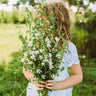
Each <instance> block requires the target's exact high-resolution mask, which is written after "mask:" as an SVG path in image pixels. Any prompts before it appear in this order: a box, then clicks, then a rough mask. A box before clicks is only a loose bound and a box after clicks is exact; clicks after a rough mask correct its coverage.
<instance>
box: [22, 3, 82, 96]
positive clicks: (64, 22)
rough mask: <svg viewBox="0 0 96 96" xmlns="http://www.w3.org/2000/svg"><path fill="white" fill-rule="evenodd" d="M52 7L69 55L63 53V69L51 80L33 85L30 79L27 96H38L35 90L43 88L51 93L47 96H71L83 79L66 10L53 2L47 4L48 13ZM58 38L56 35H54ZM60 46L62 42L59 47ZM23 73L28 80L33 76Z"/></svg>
mask: <svg viewBox="0 0 96 96" xmlns="http://www.w3.org/2000/svg"><path fill="white" fill-rule="evenodd" d="M51 6H52V7H53V11H54V12H55V17H56V20H57V21H58V22H59V25H60V29H59V31H63V32H64V33H65V35H67V36H68V38H66V36H65V37H63V38H65V39H66V40H67V42H68V46H67V48H68V49H69V50H70V52H71V53H69V52H67V53H65V64H64V67H65V69H64V70H63V71H62V72H60V73H59V76H55V78H54V79H53V80H48V81H46V82H42V84H39V83H35V82H34V81H33V80H32V79H31V83H29V84H28V87H27V96H39V95H38V93H37V90H43V88H44V87H46V88H47V89H51V90H52V92H50V91H49V92H48V96H72V90H73V86H75V85H77V84H78V83H80V82H81V81H82V79H83V74H82V69H81V66H80V61H79V58H78V52H77V48H76V46H75V44H74V43H72V42H71V41H70V40H71V35H70V20H69V14H68V10H67V8H66V7H65V6H64V5H63V4H62V3H60V2H53V3H49V4H48V8H47V9H49V10H48V11H49V13H50V12H51V10H50V7H51ZM57 26H58V25H57ZM55 35H57V36H58V33H55ZM61 45H62V42H61V43H60V44H59V46H61ZM68 67H70V68H71V72H72V75H71V76H69V74H68V71H67V68H68ZM23 73H24V75H25V77H26V78H27V79H28V80H29V79H30V78H31V77H32V76H33V74H32V73H31V72H29V71H25V69H24V68H23ZM43 83H44V84H43Z"/></svg>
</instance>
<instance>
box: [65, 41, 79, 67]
mask: <svg viewBox="0 0 96 96" xmlns="http://www.w3.org/2000/svg"><path fill="white" fill-rule="evenodd" d="M68 50H69V51H68V52H67V54H66V55H65V66H66V67H71V66H72V65H73V64H80V60H79V57H78V52H77V48H76V46H75V44H74V43H72V42H68Z"/></svg>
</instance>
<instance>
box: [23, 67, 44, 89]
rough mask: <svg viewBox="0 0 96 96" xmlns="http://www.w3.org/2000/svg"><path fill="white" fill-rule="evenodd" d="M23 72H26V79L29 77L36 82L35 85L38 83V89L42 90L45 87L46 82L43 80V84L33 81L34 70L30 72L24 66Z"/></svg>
mask: <svg viewBox="0 0 96 96" xmlns="http://www.w3.org/2000/svg"><path fill="white" fill-rule="evenodd" d="M23 74H24V76H25V77H26V79H28V80H31V82H32V83H33V84H34V85H36V86H37V88H38V90H42V89H43V88H44V87H45V85H44V84H45V82H43V81H41V82H40V83H42V84H43V85H42V84H39V83H36V82H34V81H33V79H32V78H33V73H32V72H29V71H28V70H25V68H24V67H23Z"/></svg>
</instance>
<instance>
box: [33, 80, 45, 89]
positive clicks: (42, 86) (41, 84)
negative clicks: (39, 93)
mask: <svg viewBox="0 0 96 96" xmlns="http://www.w3.org/2000/svg"><path fill="white" fill-rule="evenodd" d="M35 85H36V87H37V88H38V90H43V89H44V87H46V82H43V81H41V82H40V83H35Z"/></svg>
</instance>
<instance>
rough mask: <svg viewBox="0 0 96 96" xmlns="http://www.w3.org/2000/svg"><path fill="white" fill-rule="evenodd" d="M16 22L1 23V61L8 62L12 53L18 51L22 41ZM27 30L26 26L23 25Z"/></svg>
mask: <svg viewBox="0 0 96 96" xmlns="http://www.w3.org/2000/svg"><path fill="white" fill-rule="evenodd" d="M16 26H17V25H16V24H0V61H1V62H3V61H5V62H6V63H8V61H10V59H11V57H10V55H11V53H12V52H14V51H18V50H19V48H20V47H21V42H20V41H19V38H18V30H19V29H18V28H16ZM22 27H23V29H22V30H25V26H24V25H22Z"/></svg>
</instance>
